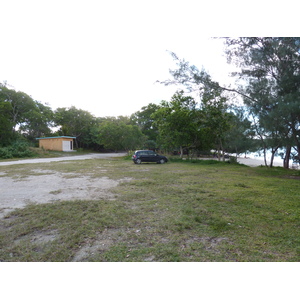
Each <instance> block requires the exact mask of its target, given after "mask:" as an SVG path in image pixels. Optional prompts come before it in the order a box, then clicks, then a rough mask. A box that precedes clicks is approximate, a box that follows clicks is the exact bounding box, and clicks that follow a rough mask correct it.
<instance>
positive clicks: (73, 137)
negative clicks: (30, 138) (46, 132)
mask: <svg viewBox="0 0 300 300" xmlns="http://www.w3.org/2000/svg"><path fill="white" fill-rule="evenodd" d="M61 138H67V139H76V137H75V136H65V135H63V136H50V137H42V138H36V139H37V140H44V139H61Z"/></svg>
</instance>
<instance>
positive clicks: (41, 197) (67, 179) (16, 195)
mask: <svg viewBox="0 0 300 300" xmlns="http://www.w3.org/2000/svg"><path fill="white" fill-rule="evenodd" d="M124 155H125V153H105V154H88V155H80V156H79V155H78V156H70V157H58V158H42V159H26V160H19V161H11V162H0V218H1V217H3V216H5V215H6V214H7V213H8V212H10V211H12V210H14V209H16V208H22V207H24V206H26V205H27V204H30V203H32V204H34V203H51V202H56V201H62V200H76V199H85V200H101V199H107V200H113V199H114V195H113V194H112V193H111V192H110V191H109V190H110V189H111V188H113V187H115V186H117V185H118V184H119V182H120V181H117V180H111V179H109V178H108V177H106V176H105V173H106V172H107V170H99V172H103V177H99V178H91V177H89V176H80V175H78V174H70V173H68V174H67V176H66V174H61V173H59V172H53V171H50V170H49V171H47V170H46V171H45V170H42V169H39V168H38V163H47V162H49V163H50V162H53V161H70V160H83V159H110V158H112V157H119V156H124ZM238 162H240V163H242V164H246V165H249V166H253V167H254V166H260V165H263V164H264V162H263V160H260V159H251V158H239V159H238ZM29 163H30V164H36V169H34V172H35V173H36V175H32V176H27V177H25V178H18V177H14V178H12V177H8V176H5V175H6V172H5V166H7V165H15V164H29ZM276 165H279V166H282V164H281V163H276V164H275V166H276ZM124 180H125V181H126V180H130V179H129V178H124V179H123V180H122V181H124Z"/></svg>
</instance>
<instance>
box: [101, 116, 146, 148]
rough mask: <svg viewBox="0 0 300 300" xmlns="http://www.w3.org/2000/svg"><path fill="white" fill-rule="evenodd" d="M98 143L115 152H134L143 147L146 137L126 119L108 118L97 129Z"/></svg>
mask: <svg viewBox="0 0 300 300" xmlns="http://www.w3.org/2000/svg"><path fill="white" fill-rule="evenodd" d="M96 141H97V143H99V144H101V145H103V146H104V147H105V148H106V149H111V150H114V151H119V150H127V151H129V150H134V149H137V148H140V147H142V146H143V144H144V142H145V141H146V136H144V135H143V133H142V132H141V130H140V128H139V127H138V126H137V125H131V124H130V121H129V119H126V118H107V119H106V120H104V121H103V122H101V123H100V124H99V126H98V129H97V136H96Z"/></svg>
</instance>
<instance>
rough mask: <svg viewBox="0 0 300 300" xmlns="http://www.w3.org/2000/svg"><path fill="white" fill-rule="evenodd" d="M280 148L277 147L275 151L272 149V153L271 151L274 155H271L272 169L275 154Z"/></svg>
mask: <svg viewBox="0 0 300 300" xmlns="http://www.w3.org/2000/svg"><path fill="white" fill-rule="evenodd" d="M278 148H279V146H276V147H275V149H272V151H271V153H272V155H271V161H270V168H272V167H273V162H274V157H275V153H276V151H277V149H278Z"/></svg>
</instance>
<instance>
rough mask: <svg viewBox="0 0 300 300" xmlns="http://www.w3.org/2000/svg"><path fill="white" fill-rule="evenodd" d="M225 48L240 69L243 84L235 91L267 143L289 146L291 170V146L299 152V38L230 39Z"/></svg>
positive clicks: (287, 147) (286, 158) (288, 153)
mask: <svg viewBox="0 0 300 300" xmlns="http://www.w3.org/2000/svg"><path fill="white" fill-rule="evenodd" d="M226 46H227V50H226V53H227V56H228V61H229V62H231V63H235V64H236V65H238V66H239V67H240V68H241V71H240V72H238V73H236V74H235V75H238V76H239V77H240V78H241V79H243V82H242V83H243V85H241V86H240V87H239V88H238V89H237V90H236V91H237V92H238V93H239V94H240V95H242V96H243V98H244V102H245V104H246V105H247V106H248V107H249V109H250V110H251V112H252V113H253V116H254V117H255V118H256V119H257V122H256V127H257V128H258V129H259V130H260V132H264V134H265V136H267V138H266V139H265V140H266V144H270V145H273V150H274V149H276V148H278V147H281V146H284V147H286V149H287V151H286V157H285V165H284V166H285V167H288V161H289V155H290V149H291V147H292V146H295V148H296V149H297V152H298V155H299V153H300V38H294V37H284V38H277V37H272V38H270V37H253V38H237V39H235V38H227V39H226ZM271 139H273V141H272V143H270V141H271ZM276 141H277V142H276Z"/></svg>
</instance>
